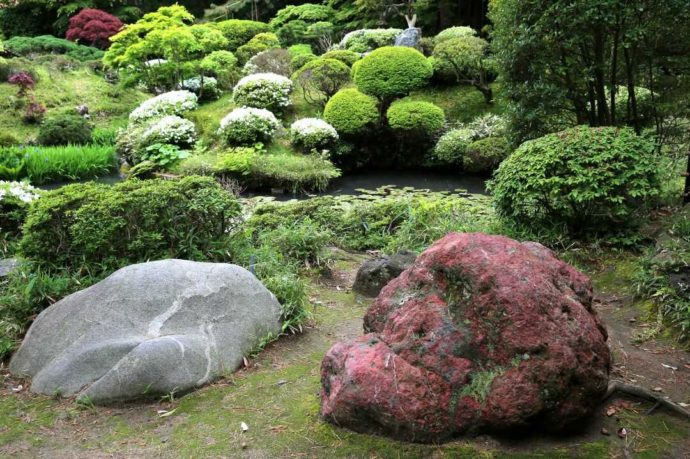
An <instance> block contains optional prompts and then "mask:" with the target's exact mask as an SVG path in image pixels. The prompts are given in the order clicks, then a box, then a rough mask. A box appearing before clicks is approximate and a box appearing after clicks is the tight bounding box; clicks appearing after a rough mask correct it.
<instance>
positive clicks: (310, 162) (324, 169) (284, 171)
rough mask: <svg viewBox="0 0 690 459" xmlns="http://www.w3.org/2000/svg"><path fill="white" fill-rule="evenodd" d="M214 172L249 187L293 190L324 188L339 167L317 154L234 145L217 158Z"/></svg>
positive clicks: (335, 175)
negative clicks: (270, 152) (271, 151)
mask: <svg viewBox="0 0 690 459" xmlns="http://www.w3.org/2000/svg"><path fill="white" fill-rule="evenodd" d="M216 173H218V174H221V175H223V174H230V175H232V176H233V177H235V178H237V179H238V180H239V181H240V182H241V183H242V184H243V185H245V186H247V187H249V188H254V189H256V188H278V189H281V188H282V189H285V190H290V191H291V192H293V193H298V192H308V191H324V190H325V189H326V188H327V187H328V184H329V183H330V181H331V180H332V179H334V178H337V177H339V176H340V171H339V170H338V169H337V168H336V167H335V166H334V165H333V164H332V163H331V162H330V161H329V160H327V159H326V158H324V157H322V156H319V155H298V154H286V153H277V154H267V153H260V152H257V151H256V150H255V149H252V148H236V149H234V150H232V151H231V152H230V153H228V154H226V155H224V156H223V157H221V158H220V160H219V161H218V163H217V165H216Z"/></svg>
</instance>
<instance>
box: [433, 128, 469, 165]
mask: <svg viewBox="0 0 690 459" xmlns="http://www.w3.org/2000/svg"><path fill="white" fill-rule="evenodd" d="M473 135H474V131H472V130H471V129H468V128H458V129H452V130H450V131H448V132H446V133H445V134H443V136H441V138H440V139H438V142H437V143H436V147H434V150H433V152H432V158H433V160H434V162H438V163H441V164H447V165H454V166H462V163H463V158H464V157H465V152H466V151H467V147H468V146H469V145H470V144H471V143H472V137H473Z"/></svg>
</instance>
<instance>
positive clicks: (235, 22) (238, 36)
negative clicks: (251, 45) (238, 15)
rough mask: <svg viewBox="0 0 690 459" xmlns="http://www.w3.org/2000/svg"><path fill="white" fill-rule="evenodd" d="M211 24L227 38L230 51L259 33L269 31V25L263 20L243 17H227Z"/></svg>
mask: <svg viewBox="0 0 690 459" xmlns="http://www.w3.org/2000/svg"><path fill="white" fill-rule="evenodd" d="M213 25H214V26H215V27H216V28H218V30H220V32H221V33H222V34H223V35H224V36H225V38H227V40H228V49H229V50H230V51H235V50H236V49H237V48H239V47H240V46H242V45H244V44H246V43H247V42H249V40H251V39H252V38H253V37H255V36H256V35H258V34H260V33H265V32H270V31H271V27H270V26H269V25H268V24H266V23H264V22H257V21H248V20H245V19H228V20H226V21H220V22H216V23H214V24H213Z"/></svg>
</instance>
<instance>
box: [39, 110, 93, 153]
mask: <svg viewBox="0 0 690 459" xmlns="http://www.w3.org/2000/svg"><path fill="white" fill-rule="evenodd" d="M92 133H93V126H92V125H91V123H89V122H88V121H87V120H85V119H84V118H83V117H82V116H79V115H72V114H65V115H58V116H53V117H49V118H46V119H45V121H43V123H41V126H40V127H39V129H38V143H40V144H41V145H46V146H52V145H68V144H71V145H85V144H88V143H91V134H92Z"/></svg>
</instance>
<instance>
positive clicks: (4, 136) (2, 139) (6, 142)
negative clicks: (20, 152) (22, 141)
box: [0, 132, 19, 147]
mask: <svg viewBox="0 0 690 459" xmlns="http://www.w3.org/2000/svg"><path fill="white" fill-rule="evenodd" d="M18 143H19V139H18V138H17V137H16V136H15V135H14V134H12V133H11V132H0V147H11V146H12V145H17V144H18Z"/></svg>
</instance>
